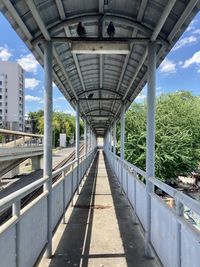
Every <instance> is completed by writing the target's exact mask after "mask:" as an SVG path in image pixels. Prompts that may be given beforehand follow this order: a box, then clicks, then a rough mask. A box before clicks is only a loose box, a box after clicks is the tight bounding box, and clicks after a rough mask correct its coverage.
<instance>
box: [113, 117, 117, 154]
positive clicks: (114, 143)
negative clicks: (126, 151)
mask: <svg viewBox="0 0 200 267" xmlns="http://www.w3.org/2000/svg"><path fill="white" fill-rule="evenodd" d="M116 124H117V122H116V120H114V125H113V153H114V154H115V155H116V143H117V142H116Z"/></svg>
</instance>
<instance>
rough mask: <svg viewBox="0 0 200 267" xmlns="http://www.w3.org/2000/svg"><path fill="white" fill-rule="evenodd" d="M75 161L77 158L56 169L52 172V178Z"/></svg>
mask: <svg viewBox="0 0 200 267" xmlns="http://www.w3.org/2000/svg"><path fill="white" fill-rule="evenodd" d="M76 162H77V159H74V160H72V161H70V162H69V163H67V164H65V165H64V166H62V167H61V168H59V169H57V170H56V171H54V172H52V178H54V177H55V176H57V175H58V174H60V173H61V172H63V171H65V170H66V169H67V168H69V167H70V166H71V165H73V164H74V163H76Z"/></svg>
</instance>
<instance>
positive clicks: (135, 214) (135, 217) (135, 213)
mask: <svg viewBox="0 0 200 267" xmlns="http://www.w3.org/2000/svg"><path fill="white" fill-rule="evenodd" d="M133 173H134V174H133V175H134V180H133V183H134V188H133V194H134V195H133V202H134V205H135V206H134V224H138V220H137V212H136V205H137V196H136V194H137V190H136V179H138V177H137V172H136V171H134V172H133Z"/></svg>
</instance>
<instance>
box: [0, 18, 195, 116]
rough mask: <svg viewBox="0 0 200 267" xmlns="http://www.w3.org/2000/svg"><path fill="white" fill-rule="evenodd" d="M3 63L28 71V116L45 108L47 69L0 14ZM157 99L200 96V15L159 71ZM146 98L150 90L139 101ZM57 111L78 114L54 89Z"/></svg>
mask: <svg viewBox="0 0 200 267" xmlns="http://www.w3.org/2000/svg"><path fill="white" fill-rule="evenodd" d="M0 25H1V27H0V36H1V38H0V60H9V61H18V62H19V63H20V64H21V65H22V67H23V68H24V69H25V71H26V74H25V100H26V101H25V112H26V114H27V113H28V112H29V111H35V110H38V109H42V108H43V88H44V85H43V69H42V68H41V67H40V65H39V64H38V63H37V61H36V60H35V59H34V57H33V56H32V55H31V53H30V51H29V50H28V48H27V47H26V46H25V45H24V43H23V42H22V41H21V39H20V38H19V37H18V36H17V34H16V33H15V31H14V30H13V29H12V27H11V26H10V24H9V23H8V22H7V20H6V19H5V18H4V16H3V15H2V14H1V13H0ZM156 82H157V85H156V87H157V88H156V91H157V95H159V94H161V93H168V92H173V91H177V90H189V91H192V93H193V94H195V95H200V93H199V89H200V13H199V14H198V15H197V16H196V17H195V18H194V19H193V21H192V22H191V24H190V25H189V27H188V29H187V30H186V31H185V33H184V34H183V35H182V37H181V38H180V40H179V41H178V42H177V44H176V46H175V47H174V48H173V50H172V51H171V52H170V53H169V54H168V56H167V58H166V59H165V60H164V61H163V63H162V64H161V66H160V67H159V69H158V70H157V81H156ZM145 97H146V88H144V89H143V91H142V92H141V93H140V94H139V95H138V97H137V99H136V101H138V102H139V101H142V100H144V99H145ZM53 98H54V103H53V108H54V110H57V111H63V112H67V113H74V111H73V109H72V108H71V106H70V105H69V103H68V102H67V101H66V100H65V98H64V97H63V96H62V94H61V93H60V92H59V90H58V89H57V87H56V86H54V87H53Z"/></svg>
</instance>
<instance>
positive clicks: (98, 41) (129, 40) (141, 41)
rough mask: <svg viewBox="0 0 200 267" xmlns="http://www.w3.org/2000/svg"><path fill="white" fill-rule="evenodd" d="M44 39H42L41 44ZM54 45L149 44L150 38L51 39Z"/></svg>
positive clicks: (159, 42)
mask: <svg viewBox="0 0 200 267" xmlns="http://www.w3.org/2000/svg"><path fill="white" fill-rule="evenodd" d="M42 40H44V39H41V42H42ZM51 40H52V42H53V43H71V44H72V46H73V45H77V44H87V45H92V44H93V45H94V44H101V45H108V44H109V43H110V44H116V45H117V44H119V45H120V44H127V43H128V44H131V43H133V44H146V45H147V44H148V42H149V41H150V38H149V37H102V38H100V37H70V36H66V37H51ZM157 42H158V44H166V43H167V41H165V42H163V41H162V40H160V39H158V40H157Z"/></svg>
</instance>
